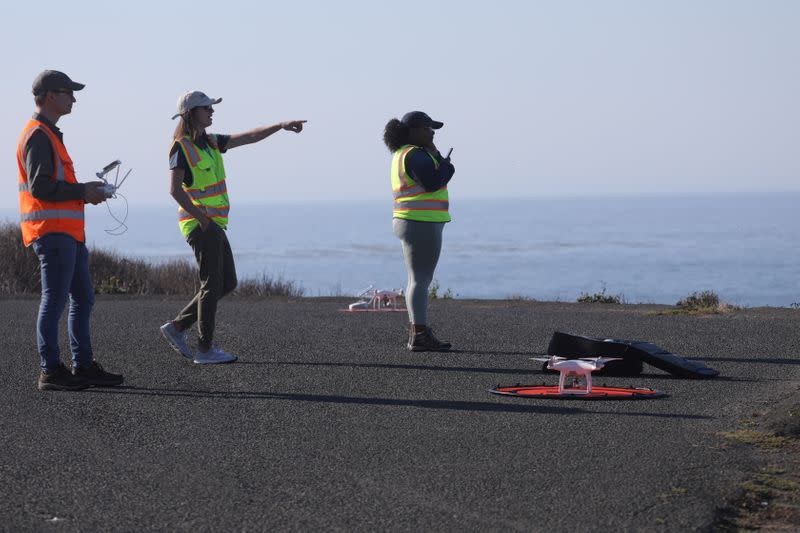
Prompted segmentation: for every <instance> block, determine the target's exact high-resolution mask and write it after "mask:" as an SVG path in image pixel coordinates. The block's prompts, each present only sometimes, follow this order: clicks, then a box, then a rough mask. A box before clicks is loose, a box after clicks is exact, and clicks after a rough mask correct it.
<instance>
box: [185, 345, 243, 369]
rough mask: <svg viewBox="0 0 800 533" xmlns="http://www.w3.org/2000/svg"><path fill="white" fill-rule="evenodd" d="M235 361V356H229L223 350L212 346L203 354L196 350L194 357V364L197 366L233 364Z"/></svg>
mask: <svg viewBox="0 0 800 533" xmlns="http://www.w3.org/2000/svg"><path fill="white" fill-rule="evenodd" d="M236 359H237V357H236V356H235V355H231V354H229V353H228V352H226V351H225V350H223V349H221V348H217V347H216V346H212V347H211V349H210V350H208V351H207V352H205V353H203V352H201V351H200V350H197V353H196V354H195V356H194V362H195V363H197V364H198V365H219V364H222V363H233V362H234V361H236Z"/></svg>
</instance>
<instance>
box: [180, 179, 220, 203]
mask: <svg viewBox="0 0 800 533" xmlns="http://www.w3.org/2000/svg"><path fill="white" fill-rule="evenodd" d="M184 190H185V191H186V194H188V195H189V197H190V198H191V199H192V200H200V199H201V198H211V197H212V196H217V195H219V194H223V193H226V192H228V187H226V186H225V180H222V181H218V182H217V183H215V184H214V185H211V186H209V187H206V188H205V189H204V190H200V189H184Z"/></svg>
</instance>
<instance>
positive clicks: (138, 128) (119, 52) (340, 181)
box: [0, 0, 800, 208]
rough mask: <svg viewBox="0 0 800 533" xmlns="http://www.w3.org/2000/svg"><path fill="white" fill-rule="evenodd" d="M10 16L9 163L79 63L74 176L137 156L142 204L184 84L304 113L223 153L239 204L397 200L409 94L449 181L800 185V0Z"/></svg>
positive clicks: (281, 113) (510, 187) (641, 187)
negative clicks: (394, 185)
mask: <svg viewBox="0 0 800 533" xmlns="http://www.w3.org/2000/svg"><path fill="white" fill-rule="evenodd" d="M0 26H1V27H2V31H0V46H1V47H2V49H3V50H4V54H3V59H2V65H3V73H4V76H3V78H4V83H3V84H2V86H0V97H2V101H3V102H4V105H3V110H2V129H1V130H0V145H2V146H5V147H6V149H5V153H6V157H5V158H3V161H4V162H3V163H2V165H3V168H5V169H6V173H7V174H10V175H14V174H16V166H15V161H14V155H13V154H14V147H15V146H16V142H17V138H18V135H19V133H20V131H21V128H22V126H23V124H24V122H25V120H26V119H27V118H28V117H29V116H30V114H31V112H32V111H33V100H32V96H31V94H30V86H31V82H32V80H33V78H34V77H35V76H36V74H37V73H38V72H39V71H40V70H42V69H45V68H53V69H58V70H63V71H65V72H66V73H67V74H69V75H70V76H71V77H72V78H73V79H75V80H76V81H80V82H83V83H86V84H87V87H86V89H85V90H83V91H81V92H80V93H77V98H78V103H77V104H76V105H75V107H74V111H73V114H72V115H70V116H67V117H64V118H63V119H62V121H61V122H59V125H60V126H61V127H62V129H63V130H64V132H65V135H66V144H67V147H68V149H69V150H70V153H71V154H72V157H73V159H74V160H75V163H76V169H77V171H78V173H79V177H80V179H81V180H84V181H85V180H87V179H88V178H89V177H90V176H91V175H92V173H93V172H94V171H96V170H97V169H99V168H100V167H102V166H103V165H104V164H105V163H107V162H108V161H110V160H112V159H116V158H119V159H122V160H123V162H124V164H125V166H132V167H133V168H134V169H135V170H134V173H133V175H132V177H131V179H130V180H129V181H128V182H127V183H126V184H125V191H124V192H125V193H126V194H127V196H128V198H129V200H130V201H131V202H134V203H137V204H168V203H170V202H171V201H172V200H171V198H170V197H169V196H168V193H167V187H168V171H167V150H168V148H169V144H170V138H171V134H172V130H173V128H174V125H175V123H174V122H173V121H171V120H170V116H171V115H172V114H173V113H174V112H175V111H174V108H175V102H176V100H177V97H178V95H179V94H181V93H182V92H184V91H186V90H189V89H200V90H203V91H205V92H206V93H207V94H209V95H210V96H214V97H216V96H221V97H222V98H224V101H223V102H222V103H221V104H219V105H218V106H217V112H216V114H215V125H214V127H213V128H212V130H213V131H216V132H219V133H228V132H239V131H244V130H247V129H250V128H252V127H255V126H259V125H267V124H271V123H274V122H277V121H280V120H285V119H301V118H304V119H308V120H309V124H308V128H307V131H305V132H303V133H302V134H300V135H295V134H292V133H289V132H281V133H279V134H276V135H275V136H274V137H272V138H270V139H267V140H266V141H264V142H262V143H259V144H256V145H253V146H248V147H243V148H238V149H236V150H232V151H231V152H230V153H229V154H228V156H227V157H226V160H225V161H226V168H227V171H228V177H229V189H230V190H231V194H232V201H233V202H234V203H236V202H242V201H247V202H258V201H301V200H304V199H308V200H315V201H316V200H326V199H376V200H384V201H385V200H388V198H389V191H388V189H389V184H388V181H389V180H388V167H389V154H388V152H387V151H386V150H385V148H384V146H383V144H382V142H381V134H382V129H383V126H384V124H385V123H386V121H387V120H388V119H389V118H391V117H393V116H399V115H402V113H404V112H405V111H409V110H412V109H422V110H425V111H427V112H428V113H429V114H430V115H432V116H433V117H434V118H436V119H439V120H442V121H444V122H445V128H444V129H443V130H441V132H439V133H438V134H437V142H438V144H439V146H440V148H442V149H447V148H449V147H450V146H454V147H455V150H454V152H453V160H454V162H455V164H456V168H457V173H456V177H455V180H454V182H453V184H452V186H451V196H452V197H453V198H454V199H456V198H458V197H459V196H460V197H465V198H466V197H473V198H474V197H479V196H482V195H490V196H537V195H573V194H581V195H605V194H619V193H634V194H642V193H644V194H649V193H683V192H741V191H755V190H768V191H774V190H800V181H799V180H798V175H800V150H798V146H800V134H799V133H798V125H799V124H800V31H798V28H799V27H800V2H798V1H794V0H785V1H782V0H753V1H736V0H716V1H715V0H687V1H684V0H665V1H655V0H652V1H648V0H631V1H622V0H618V1H616V0H615V1H610V0H609V1H603V0H586V1H578V0H574V1H570V0H558V1H556V0H551V1H524V2H523V1H519V2H510V1H505V2H504V1H496V2H472V1H464V0H461V1H441V2H436V1H427V2H424V1H415V0H414V1H405V2H397V3H394V4H390V3H388V2H378V1H372V2H370V1H347V0H343V1H340V2H326V1H295V2H263V1H261V2H244V1H236V0H231V1H228V2H219V1H216V2H205V1H195V2H169V1H161V2H153V1H149V0H142V1H138V2H124V3H108V4H105V5H101V4H98V3H95V2H81V1H73V2H51V1H41V0H40V1H37V2H30V3H27V4H25V5H22V3H19V2H17V3H12V4H9V5H7V6H5V7H4V13H3V19H2V23H1V24H0ZM10 179H11V178H10V176H9V180H10ZM8 190H9V191H12V193H11V194H8V195H5V196H3V200H2V201H0V208H13V207H15V206H16V203H17V200H16V194H15V192H16V186H14V187H13V188H12V187H11V185H10V182H9V186H8Z"/></svg>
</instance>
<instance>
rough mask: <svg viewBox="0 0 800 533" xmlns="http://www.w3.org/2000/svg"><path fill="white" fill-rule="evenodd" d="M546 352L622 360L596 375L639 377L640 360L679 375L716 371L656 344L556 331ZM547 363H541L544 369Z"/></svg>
mask: <svg viewBox="0 0 800 533" xmlns="http://www.w3.org/2000/svg"><path fill="white" fill-rule="evenodd" d="M547 354H548V355H559V356H561V357H566V358H567V359H580V358H581V357H620V358H622V360H621V361H609V362H608V363H606V365H605V366H604V367H603V368H602V369H601V370H598V371H597V372H595V375H599V376H603V375H605V376H638V375H639V374H641V373H642V366H643V365H642V363H643V362H644V363H647V364H649V365H652V366H654V367H656V368H658V369H660V370H664V371H665V372H669V373H670V374H672V375H674V376H678V377H682V378H693V379H706V378H713V377H716V376H717V375H719V372H717V371H716V370H714V369H713V368H710V367H708V366H706V365H704V364H703V363H700V362H698V361H691V360H689V359H686V358H685V357H682V356H680V355H675V354H674V353H670V352H668V351H666V350H664V349H663V348H660V347H659V346H656V345H655V344H651V343H649V342H641V341H628V340H621V339H600V338H596V337H584V336H581V335H571V334H569V333H563V332H561V331H556V332H555V333H553V337H552V338H551V339H550V344H549V345H548V347H547ZM546 367H547V363H545V364H544V368H545V369H546Z"/></svg>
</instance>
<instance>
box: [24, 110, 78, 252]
mask: <svg viewBox="0 0 800 533" xmlns="http://www.w3.org/2000/svg"><path fill="white" fill-rule="evenodd" d="M37 130H41V131H43V132H44V133H45V134H47V138H48V139H50V144H52V146H53V168H54V169H55V175H54V176H52V179H54V180H58V181H65V182H67V183H78V180H77V179H75V169H74V168H73V167H72V159H71V158H70V157H69V154H68V153H67V148H66V147H65V146H64V143H62V142H61V141H60V140H59V139H58V137H57V136H56V134H55V133H53V131H52V130H51V129H50V128H48V127H47V126H45V125H44V124H43V123H42V122H39V121H38V120H33V119H31V120H30V121H29V122H28V123H27V124H26V125H25V129H23V130H22V135H21V136H20V138H19V142H18V143H17V169H18V171H19V172H18V176H19V180H18V181H19V218H20V222H19V225H20V227H21V228H22V242H23V243H24V244H25V246H30V244H31V243H32V242H33V241H35V240H36V239H38V238H39V237H41V236H42V235H45V234H47V233H66V234H67V235H71V236H72V237H74V238H75V240H78V241H81V242H85V241H86V235H85V233H84V224H83V206H84V201H83V200H82V199H81V200H64V201H60V202H47V201H44V200H39V199H37V198H34V197H33V195H32V194H31V191H30V186H29V184H28V172H27V170H26V169H25V146H26V145H27V144H28V141H29V140H30V138H31V135H33V133H34V132H35V131H37Z"/></svg>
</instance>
